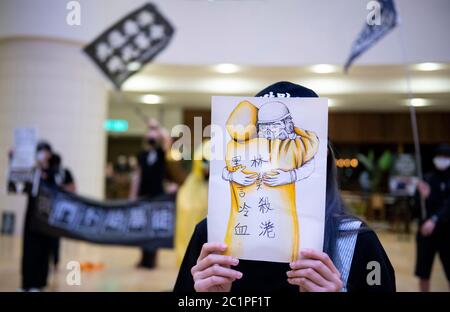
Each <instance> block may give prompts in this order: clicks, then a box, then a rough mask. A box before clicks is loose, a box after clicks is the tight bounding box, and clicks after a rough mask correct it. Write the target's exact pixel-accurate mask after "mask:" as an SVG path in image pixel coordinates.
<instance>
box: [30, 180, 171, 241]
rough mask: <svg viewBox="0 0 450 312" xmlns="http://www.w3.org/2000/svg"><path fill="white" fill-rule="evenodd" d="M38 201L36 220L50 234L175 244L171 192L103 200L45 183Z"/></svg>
mask: <svg viewBox="0 0 450 312" xmlns="http://www.w3.org/2000/svg"><path fill="white" fill-rule="evenodd" d="M37 203H38V204H37V207H36V210H35V212H34V214H33V218H34V224H36V227H37V229H39V230H41V231H43V232H45V233H48V234H50V235H56V236H63V237H70V238H75V239H80V240H85V241H89V242H93V243H99V244H114V245H130V246H141V247H148V248H157V247H172V245H173V232H174V222H175V203H174V198H173V196H171V195H165V196H162V197H160V198H159V199H155V200H151V201H150V200H140V201H133V202H128V201H126V202H125V201H124V202H115V203H114V202H111V203H104V202H96V201H93V200H90V199H86V198H84V197H81V196H77V195H75V194H70V193H66V192H63V191H61V190H60V189H58V188H55V187H50V186H48V185H46V184H45V183H42V184H41V187H40V189H39V194H38V198H37Z"/></svg>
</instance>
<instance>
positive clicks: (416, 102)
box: [407, 98, 430, 107]
mask: <svg viewBox="0 0 450 312" xmlns="http://www.w3.org/2000/svg"><path fill="white" fill-rule="evenodd" d="M407 103H408V104H407V105H408V106H409V105H411V106H414V107H424V106H428V105H430V103H429V102H428V101H427V100H426V99H419V98H414V99H411V100H408V102H407Z"/></svg>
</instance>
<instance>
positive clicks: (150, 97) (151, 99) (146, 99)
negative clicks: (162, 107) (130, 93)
mask: <svg viewBox="0 0 450 312" xmlns="http://www.w3.org/2000/svg"><path fill="white" fill-rule="evenodd" d="M141 102H142V103H144V104H160V103H161V102H162V98H161V97H160V96H159V95H156V94H146V95H144V96H142V98H141Z"/></svg>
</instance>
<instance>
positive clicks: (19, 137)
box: [11, 128, 37, 169]
mask: <svg viewBox="0 0 450 312" xmlns="http://www.w3.org/2000/svg"><path fill="white" fill-rule="evenodd" d="M36 144H37V130H36V129H35V128H16V129H14V154H13V157H12V160H11V169H31V168H33V167H34V164H35V155H36Z"/></svg>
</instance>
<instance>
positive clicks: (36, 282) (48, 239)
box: [21, 141, 75, 291]
mask: <svg viewBox="0 0 450 312" xmlns="http://www.w3.org/2000/svg"><path fill="white" fill-rule="evenodd" d="M61 168H62V167H61V161H60V158H59V161H58V156H57V157H54V154H53V151H52V147H51V146H50V144H49V143H47V142H44V141H41V142H39V144H38V145H37V148H36V168H35V174H34V177H35V178H34V180H33V182H32V183H29V185H27V186H26V188H25V189H26V191H27V195H28V203H27V209H26V214H25V224H24V232H23V246H22V248H23V249H22V283H21V290H23V291H40V290H42V289H43V288H44V287H46V286H47V277H48V271H49V262H50V257H51V255H52V251H53V250H54V249H55V238H54V237H52V236H49V235H46V234H43V233H41V232H39V231H38V230H36V229H35V228H34V227H33V212H34V209H36V202H37V195H38V191H39V184H40V183H41V182H42V181H45V182H46V183H48V184H50V185H57V186H60V187H61V188H63V189H65V190H67V191H70V192H73V191H75V183H74V180H73V177H72V174H70V172H69V171H68V170H64V169H61Z"/></svg>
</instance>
